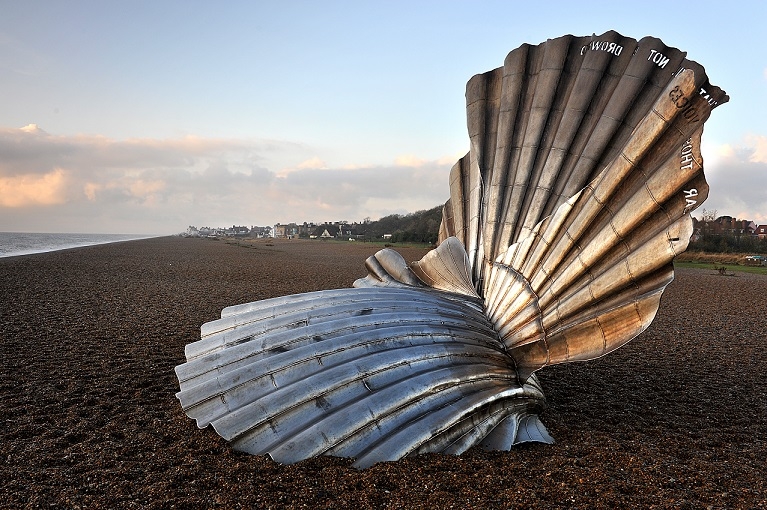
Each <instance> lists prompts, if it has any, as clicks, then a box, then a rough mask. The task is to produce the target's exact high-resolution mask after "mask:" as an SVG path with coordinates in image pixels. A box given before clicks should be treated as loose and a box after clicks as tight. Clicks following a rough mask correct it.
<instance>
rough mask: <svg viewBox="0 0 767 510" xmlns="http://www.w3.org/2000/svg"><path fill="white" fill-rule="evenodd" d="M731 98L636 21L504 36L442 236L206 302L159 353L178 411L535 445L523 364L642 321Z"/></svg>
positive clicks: (459, 445)
mask: <svg viewBox="0 0 767 510" xmlns="http://www.w3.org/2000/svg"><path fill="white" fill-rule="evenodd" d="M728 99H729V98H728V96H727V95H726V94H725V93H724V92H723V91H722V90H721V89H719V88H718V87H715V86H713V85H711V84H710V83H709V82H708V78H707V77H706V74H705V71H704V70H703V68H702V67H701V66H700V65H699V64H697V63H695V62H692V61H689V60H687V59H686V58H685V53H683V52H681V51H679V50H678V49H676V48H671V47H668V46H666V45H664V44H663V42H662V41H660V40H659V39H656V38H652V37H646V38H644V39H642V40H640V41H636V40H634V39H631V38H627V37H623V36H621V35H620V34H618V33H616V32H607V33H605V34H602V35H600V36H596V35H594V36H589V37H574V36H569V35H568V36H564V37H560V38H557V39H550V40H548V41H546V42H544V43H542V44H539V45H537V46H531V45H527V44H525V45H523V46H521V47H520V48H518V49H516V50H514V51H512V52H511V53H509V55H508V56H507V57H506V60H505V62H504V65H503V67H500V68H498V69H495V70H493V71H490V72H488V73H485V74H481V75H477V76H474V77H473V78H472V79H471V80H470V81H469V82H468V85H467V91H466V101H467V115H468V129H469V138H470V141H471V145H470V151H469V153H468V154H467V155H466V156H464V157H463V158H462V159H461V160H459V161H458V162H457V163H456V165H455V166H454V167H453V169H452V171H451V173H450V198H449V200H448V201H447V203H446V204H445V207H444V210H443V219H442V224H441V227H440V243H439V246H438V247H437V248H436V249H434V250H432V251H431V252H429V253H428V254H427V255H426V256H425V257H424V258H423V259H421V260H420V261H418V262H414V263H412V264H408V263H407V262H406V261H405V260H404V259H403V258H402V257H401V256H400V255H399V254H398V253H397V252H395V251H393V250H389V249H385V250H382V251H380V252H378V253H377V254H376V255H374V256H373V257H370V258H369V259H368V260H367V263H366V265H367V269H368V272H369V275H368V276H367V277H366V278H363V279H360V280H358V281H357V282H355V284H354V287H355V288H352V289H340V290H327V291H320V292H311V293H306V294H298V295H293V296H286V297H281V298H275V299H268V300H264V301H257V302H254V303H248V304H243V305H238V306H232V307H229V308H226V309H224V310H223V311H222V313H221V319H220V320H216V321H213V322H209V323H207V324H205V325H203V326H202V328H201V329H202V339H201V340H200V341H198V342H195V343H192V344H189V345H188V346H187V347H186V357H187V362H186V363H184V364H182V365H179V366H178V367H176V374H177V376H178V379H179V382H180V389H181V391H180V392H179V393H177V397H178V399H179V400H180V401H181V404H182V406H183V409H184V411H185V412H186V413H187V415H188V416H190V417H191V418H194V419H195V420H197V424H198V426H199V427H200V428H203V427H206V426H207V425H213V427H214V429H215V430H216V432H218V433H219V434H220V435H221V436H222V437H224V438H225V439H226V440H227V441H230V442H231V443H232V445H233V447H234V448H235V449H237V450H242V451H246V452H250V453H253V454H268V455H270V456H271V457H272V458H273V459H274V460H276V461H278V462H283V463H292V462H297V461H300V460H302V459H307V458H310V457H314V456H318V455H334V456H343V457H354V458H355V459H356V462H355V465H356V466H358V467H366V466H370V465H372V464H374V463H376V462H380V461H390V460H396V459H400V458H402V457H405V456H408V455H414V454H419V453H425V452H444V453H453V454H460V453H462V452H463V451H465V450H467V449H468V448H470V447H472V446H475V445H481V446H483V447H486V448H491V449H509V448H510V447H511V446H513V445H514V444H517V443H521V442H525V441H540V442H547V443H548V442H552V441H553V440H552V439H551V437H550V436H549V435H548V433H547V432H546V429H545V427H544V426H543V424H542V423H541V421H540V420H539V419H538V414H539V413H540V412H541V411H542V410H543V408H544V405H545V400H544V394H543V391H542V389H541V386H540V384H539V382H538V380H537V379H536V377H535V374H534V372H535V371H536V370H539V369H541V368H543V367H545V366H546V365H552V364H557V363H564V362H570V361H579V360H589V359H594V358H597V357H599V356H602V355H604V354H606V353H608V352H610V351H612V350H614V349H616V348H618V347H620V346H621V345H623V344H625V343H626V342H628V341H629V340H631V339H632V338H634V337H635V336H637V335H638V334H639V333H641V332H642V331H644V330H645V329H646V328H647V327H648V326H649V324H650V322H651V321H652V320H653V318H654V316H655V313H656V312H657V310H658V306H659V303H660V297H661V294H662V293H663V290H664V288H665V287H666V286H667V285H668V284H669V283H670V282H671V281H672V279H673V276H674V274H673V264H672V259H673V258H674V256H676V255H678V254H679V253H681V252H682V251H684V250H685V249H686V248H687V244H688V242H689V239H690V235H691V234H692V220H691V218H690V215H689V213H690V211H692V210H693V209H695V208H696V207H698V206H699V205H700V204H701V203H702V202H703V200H705V198H706V197H707V195H708V186H707V184H706V181H705V179H704V176H703V162H702V158H701V153H700V140H701V134H702V131H703V123H704V122H705V121H706V119H708V117H709V115H710V113H711V111H712V110H713V109H714V108H715V107H716V106H717V105H719V104H722V103H724V102H726V101H727V100H728Z"/></svg>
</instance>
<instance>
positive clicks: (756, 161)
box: [704, 135, 767, 224]
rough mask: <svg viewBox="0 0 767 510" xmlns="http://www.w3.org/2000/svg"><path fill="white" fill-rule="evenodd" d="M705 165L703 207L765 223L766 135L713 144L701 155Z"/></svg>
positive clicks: (766, 181) (766, 192) (766, 195)
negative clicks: (707, 187)
mask: <svg viewBox="0 0 767 510" xmlns="http://www.w3.org/2000/svg"><path fill="white" fill-rule="evenodd" d="M705 168H706V180H707V181H708V183H709V185H710V187H711V192H710V195H709V198H708V200H706V202H705V204H704V207H705V208H706V209H708V210H716V211H717V214H718V215H720V216H721V215H728V216H734V217H737V218H741V219H748V220H753V221H755V222H757V223H760V224H761V223H767V136H764V135H752V136H748V137H746V138H745V139H744V140H743V142H742V143H741V144H738V145H721V146H719V147H716V148H715V149H714V150H713V151H712V153H711V154H707V155H706V156H705Z"/></svg>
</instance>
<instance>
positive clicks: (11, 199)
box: [0, 168, 66, 207]
mask: <svg viewBox="0 0 767 510" xmlns="http://www.w3.org/2000/svg"><path fill="white" fill-rule="evenodd" d="M65 179H66V177H65V175H64V171H63V170H62V169H61V168H56V169H54V170H52V171H50V172H48V173H46V174H43V175H17V176H11V177H2V176H0V207H22V206H25V205H43V206H46V205H54V204H61V203H64V202H65V201H66V198H65V193H66V189H65V188H66V184H65Z"/></svg>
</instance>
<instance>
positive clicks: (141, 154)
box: [0, 0, 767, 235]
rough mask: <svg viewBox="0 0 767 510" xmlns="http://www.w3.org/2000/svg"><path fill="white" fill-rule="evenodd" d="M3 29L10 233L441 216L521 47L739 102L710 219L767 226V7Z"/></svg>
mask: <svg viewBox="0 0 767 510" xmlns="http://www.w3.org/2000/svg"><path fill="white" fill-rule="evenodd" d="M543 5H545V8H542V6H543ZM0 13H2V15H0V98H2V99H0V101H1V102H0V105H1V107H0V231H10V232H92V233H133V234H148V235H164V234H174V233H178V232H182V231H184V230H186V228H187V226H189V225H194V226H197V227H202V226H211V227H219V226H222V227H226V226H231V225H245V226H252V225H273V224H275V223H277V222H281V223H289V222H299V223H302V222H304V221H309V222H315V223H320V222H325V221H350V222H351V221H361V220H363V219H365V218H370V219H374V220H375V219H378V218H380V217H382V216H385V215H388V214H406V213H409V212H414V211H417V210H422V209H429V208H432V207H434V206H436V205H439V204H442V203H444V202H445V200H447V198H448V196H449V191H448V174H449V171H450V168H451V167H452V165H453V164H454V163H455V161H456V160H457V159H458V158H459V157H461V156H462V155H464V154H465V153H466V152H467V151H468V148H469V140H468V135H467V131H466V118H465V97H464V94H465V87H466V82H467V81H468V79H469V78H470V77H471V76H473V75H475V74H478V73H482V72H485V71H489V70H492V69H494V68H496V67H500V66H501V65H502V64H503V60H504V58H505V56H506V54H507V53H508V52H509V51H511V50H513V49H515V48H517V47H518V46H520V45H521V44H523V43H530V44H538V43H541V42H544V41H546V39H549V38H555V37H559V36H561V35H565V34H574V35H578V36H585V35H591V34H594V33H596V34H601V33H604V32H606V31H608V30H616V31H618V32H620V33H621V34H623V35H624V36H628V37H633V38H635V39H637V40H638V39H640V38H642V37H644V36H646V35H652V36H655V37H659V38H660V39H662V40H663V41H664V42H665V43H666V44H667V45H669V46H674V47H677V48H680V49H681V50H683V51H686V52H687V54H688V58H689V59H691V60H695V61H697V62H699V63H701V64H702V65H703V66H704V67H705V68H706V72H707V74H708V76H709V79H710V81H711V82H712V83H713V84H715V85H718V86H720V87H721V88H723V89H724V90H725V91H727V93H728V94H729V95H730V98H731V99H730V102H729V103H727V104H725V105H723V106H720V107H719V108H717V109H716V110H715V111H714V112H713V114H712V116H711V119H709V120H708V121H707V123H706V127H705V132H704V135H703V156H704V161H705V171H706V177H707V180H708V182H709V184H710V186H711V194H710V196H709V198H708V200H707V201H706V203H705V204H703V207H704V208H706V209H707V210H708V211H716V212H717V213H718V214H719V215H723V214H726V215H730V216H735V217H738V218H745V219H752V220H754V221H756V222H757V223H767V45H766V44H764V37H763V36H762V35H761V34H762V33H763V30H764V25H765V22H767V2H761V1H748V2H740V1H737V0H732V1H729V2H708V1H705V0H702V1H697V2H685V3H678V2H677V3H674V2H667V1H663V2H658V1H643V2H619V1H615V0H611V1H606V2H602V1H599V0H592V1H588V2H572V1H570V0H568V1H561V2H560V1H548V2H545V3H544V2H529V1H528V2H516V1H511V0H507V1H498V2H483V1H451V0H440V1H426V2H420V1H417V0H407V1H386V2H383V1H379V2H366V1H362V0H354V1H349V2H341V1H331V0H328V1H322V2H319V1H292V0H281V1H279V2H267V1H227V2H196V1H188V0H184V1H163V0H151V1H143V0H131V1H128V0H115V1H110V2H104V1H103V0H98V1H85V0H83V1H78V0H73V1H68V2H59V1H54V0H50V1H37V0H25V1H23V2H19V1H16V0H0ZM700 211H701V209H699V210H698V212H700Z"/></svg>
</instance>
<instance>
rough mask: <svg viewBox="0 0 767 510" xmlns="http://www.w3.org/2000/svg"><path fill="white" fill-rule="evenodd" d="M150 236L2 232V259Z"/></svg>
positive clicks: (0, 248)
mask: <svg viewBox="0 0 767 510" xmlns="http://www.w3.org/2000/svg"><path fill="white" fill-rule="evenodd" d="M150 237H156V236H149V235H137V234H40V233H24V232H0V257H15V256H16V255H29V254H32V253H45V252H49V251H56V250H66V249H68V248H79V247H82V246H93V245H95V244H107V243H116V242H120V241H133V240H136V239H147V238H150Z"/></svg>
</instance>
